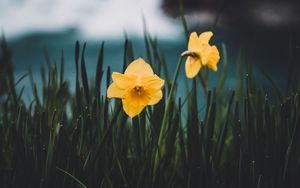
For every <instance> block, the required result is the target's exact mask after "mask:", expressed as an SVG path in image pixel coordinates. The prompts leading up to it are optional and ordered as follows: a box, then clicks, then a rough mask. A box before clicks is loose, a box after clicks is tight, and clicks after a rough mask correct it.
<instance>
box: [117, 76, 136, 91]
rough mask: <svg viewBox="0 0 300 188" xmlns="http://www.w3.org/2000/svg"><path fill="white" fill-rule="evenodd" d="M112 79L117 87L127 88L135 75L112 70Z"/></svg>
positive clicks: (131, 83) (132, 82)
mask: <svg viewBox="0 0 300 188" xmlns="http://www.w3.org/2000/svg"><path fill="white" fill-rule="evenodd" d="M112 80H113V82H114V83H115V84H116V85H117V86H118V87H119V88H122V89H127V88H129V87H130V86H132V85H133V84H134V81H135V76H133V75H125V74H121V73H118V72H113V73H112Z"/></svg>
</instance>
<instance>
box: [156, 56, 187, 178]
mask: <svg viewBox="0 0 300 188" xmlns="http://www.w3.org/2000/svg"><path fill="white" fill-rule="evenodd" d="M181 61H182V57H181V56H180V58H179V60H178V63H177V67H176V70H175V74H174V77H173V81H172V85H171V89H170V92H169V96H168V99H167V104H166V106H165V112H164V116H163V120H162V124H161V129H160V133H159V137H158V145H157V146H158V148H157V150H156V154H155V161H154V171H153V172H154V174H153V178H154V179H155V174H156V170H157V167H158V164H159V161H160V159H161V156H162V155H163V153H164V149H165V148H164V138H165V135H166V133H167V125H168V121H167V120H168V115H169V110H170V106H171V101H172V95H173V93H174V89H175V84H176V80H177V78H178V74H179V70H180V66H181ZM154 179H153V180H154Z"/></svg>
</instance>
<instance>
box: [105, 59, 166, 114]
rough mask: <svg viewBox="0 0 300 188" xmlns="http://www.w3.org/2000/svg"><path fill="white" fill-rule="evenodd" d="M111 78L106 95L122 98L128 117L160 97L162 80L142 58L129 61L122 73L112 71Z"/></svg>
mask: <svg viewBox="0 0 300 188" xmlns="http://www.w3.org/2000/svg"><path fill="white" fill-rule="evenodd" d="M112 80H113V83H112V84H111V85H110V86H109V87H108V89H107V97H108V98H120V99H122V104H123V109H124V111H125V113H126V114H127V115H128V116H130V117H134V116H136V115H138V114H139V113H141V112H142V110H143V109H144V108H145V107H146V106H147V105H154V104H156V103H158V102H159V101H160V100H161V99H162V96H163V94H162V91H161V88H162V87H163V85H164V80H162V79H160V78H159V77H158V76H157V75H156V74H154V72H153V70H152V68H151V66H150V65H149V64H148V63H146V62H145V61H144V60H143V59H142V58H138V59H136V60H134V61H133V62H131V63H130V64H129V65H128V67H127V69H126V70H125V73H124V74H121V73H117V72H113V73H112Z"/></svg>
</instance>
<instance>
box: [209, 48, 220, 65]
mask: <svg viewBox="0 0 300 188" xmlns="http://www.w3.org/2000/svg"><path fill="white" fill-rule="evenodd" d="M219 59H220V54H219V51H218V49H217V47H216V46H212V47H211V50H210V53H209V55H208V57H207V66H208V67H209V68H210V69H212V70H213V71H217V70H218V67H217V63H218V62H219Z"/></svg>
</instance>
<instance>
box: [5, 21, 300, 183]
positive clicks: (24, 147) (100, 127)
mask: <svg viewBox="0 0 300 188" xmlns="http://www.w3.org/2000/svg"><path fill="white" fill-rule="evenodd" d="M183 19H184V17H183ZM144 40H145V48H146V52H147V58H148V60H149V63H151V65H152V67H153V68H154V69H155V72H159V73H160V74H161V76H162V77H164V78H165V80H166V87H165V89H164V99H163V100H162V101H161V102H160V103H159V104H157V105H155V106H151V107H147V108H146V109H145V110H144V111H143V113H141V114H140V115H139V116H138V117H136V118H134V119H130V118H128V117H127V116H126V115H125V114H124V112H123V111H122V106H121V103H120V101H118V100H108V99H107V98H106V96H105V93H102V92H101V89H100V88H101V85H102V84H105V86H106V88H107V87H108V85H109V84H110V77H111V70H110V68H108V69H107V70H103V63H104V62H103V59H104V55H105V45H104V43H102V44H101V47H100V50H99V56H98V60H97V66H96V67H95V68H96V75H95V76H94V77H93V78H95V82H94V84H92V83H91V82H89V80H88V77H87V73H86V66H85V55H84V54H85V48H86V44H84V45H83V48H82V50H81V49H80V44H79V42H76V45H75V53H74V54H75V67H76V79H75V82H76V89H75V91H71V90H70V89H69V82H68V81H67V80H65V79H64V64H65V63H66V62H65V60H64V55H63V52H62V55H61V60H60V66H59V67H57V65H56V64H54V63H52V62H51V61H50V58H49V57H48V53H47V51H46V50H45V58H46V62H47V68H45V67H44V66H42V67H41V80H42V91H41V95H39V91H37V86H36V83H35V80H34V79H33V76H32V73H31V71H30V70H29V72H28V74H26V75H24V76H22V77H21V78H20V79H19V80H17V81H16V82H15V80H14V75H13V69H12V64H11V59H10V58H11V56H10V53H9V50H8V48H7V44H6V42H5V41H4V40H3V39H2V41H1V51H2V53H1V58H0V60H1V62H0V65H1V66H4V65H5V66H6V67H7V69H6V70H5V74H7V76H6V78H7V79H6V81H5V82H1V84H3V88H5V90H4V92H3V93H2V95H1V96H0V152H1V153H0V174H1V176H0V186H1V187H3V188H6V187H66V188H67V187H144V188H147V187H191V188H193V187H224V188H225V187H249V188H250V187H251V188H254V187H257V188H258V187H260V188H261V187H266V188H267V187H294V188H296V187H297V185H299V184H300V182H299V181H300V180H299V173H300V162H299V161H300V148H299V143H300V134H299V133H300V100H299V90H298V91H297V90H294V92H293V93H290V94H289V96H286V97H285V98H284V97H283V96H281V94H280V97H279V98H280V100H279V101H278V102H277V101H272V102H270V101H269V99H268V97H267V95H266V93H264V92H263V91H262V90H260V89H259V87H258V86H256V85H255V84H254V79H253V75H252V73H251V72H252V71H250V69H248V70H246V71H247V73H248V74H247V75H246V76H245V74H244V73H243V72H244V71H245V70H244V69H243V68H242V66H241V64H242V62H241V59H242V57H241V56H242V53H241V54H240V57H239V58H238V60H237V61H238V62H237V67H238V68H237V70H238V71H237V75H239V76H238V77H237V80H238V82H237V88H236V91H228V90H227V88H226V77H227V69H228V68H227V64H228V63H227V52H226V47H225V45H223V46H222V49H223V53H222V57H223V58H222V62H220V64H219V65H220V66H222V70H221V71H220V72H218V73H217V74H218V75H219V76H218V82H217V85H216V89H214V90H208V87H207V85H208V82H207V79H208V72H207V73H206V74H203V75H202V74H201V75H200V76H199V77H197V78H195V79H194V80H189V81H188V82H191V83H192V88H191V90H188V91H187V93H186V98H184V99H183V100H182V99H181V98H178V97H177V93H176V91H177V89H178V84H179V83H178V82H176V79H177V76H178V75H177V73H175V74H174V73H171V72H168V71H167V70H168V69H167V63H166V61H165V59H164V57H163V54H162V53H161V52H160V50H159V48H158V45H157V41H156V40H154V39H152V38H151V37H150V36H149V34H148V33H147V32H145V37H144ZM174 55H176V54H174ZM132 59H134V52H133V49H132V43H131V41H130V40H129V39H128V38H127V37H126V40H125V43H124V62H123V70H124V69H125V68H126V66H127V64H128V63H129V62H130V61H131V60H132ZM68 63H69V62H68ZM180 63H181V59H180V60H179V66H178V70H179V67H180ZM120 66H121V65H120ZM182 67H183V66H182ZM2 70H3V69H2ZM105 73H106V74H105ZM2 74H3V73H1V75H2ZM105 75H106V83H103V80H104V79H103V76H105ZM170 75H174V79H173V81H171V80H170V78H169V76H170ZM27 76H28V79H30V81H31V86H32V93H33V96H34V99H33V101H32V102H31V103H30V104H29V105H25V103H24V101H23V100H22V93H23V89H22V90H21V91H20V92H19V93H17V90H16V84H18V83H19V82H20V81H21V80H22V79H26V78H27ZM243 80H244V81H243ZM268 80H270V81H271V78H270V77H268ZM271 86H272V87H273V86H274V83H273V81H272V82H271ZM201 90H203V91H204V93H205V94H206V95H205V97H206V98H205V99H201V98H200V97H199V96H201V95H200V94H199V93H200V92H202V91H201ZM276 91H277V92H279V91H278V89H277V88H276ZM278 95H279V94H278ZM202 100H204V101H206V103H205V107H204V110H203V109H201V108H199V106H198V105H199V101H202ZM202 105H203V104H202ZM202 105H201V106H202Z"/></svg>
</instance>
